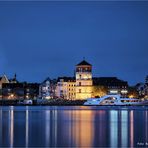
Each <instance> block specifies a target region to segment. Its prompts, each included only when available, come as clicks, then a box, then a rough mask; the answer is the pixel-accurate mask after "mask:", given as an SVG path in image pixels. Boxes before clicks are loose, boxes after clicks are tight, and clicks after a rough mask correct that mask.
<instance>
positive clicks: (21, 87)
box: [2, 82, 39, 99]
mask: <svg viewBox="0 0 148 148" xmlns="http://www.w3.org/2000/svg"><path fill="white" fill-rule="evenodd" d="M38 95H39V84H37V83H26V82H23V83H3V84H2V98H3V99H35V98H37V97H38Z"/></svg>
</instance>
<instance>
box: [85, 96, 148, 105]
mask: <svg viewBox="0 0 148 148" xmlns="http://www.w3.org/2000/svg"><path fill="white" fill-rule="evenodd" d="M84 105H90V106H91V105H148V100H141V99H136V98H123V97H121V95H106V96H103V97H101V98H88V99H87V101H86V102H85V103H84Z"/></svg>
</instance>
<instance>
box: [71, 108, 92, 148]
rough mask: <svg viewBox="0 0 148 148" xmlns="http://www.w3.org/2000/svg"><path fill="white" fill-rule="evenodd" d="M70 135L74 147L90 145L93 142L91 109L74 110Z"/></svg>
mask: <svg viewBox="0 0 148 148" xmlns="http://www.w3.org/2000/svg"><path fill="white" fill-rule="evenodd" d="M74 119H76V120H77V121H76V122H74V123H73V127H72V128H73V130H72V131H73V133H72V137H73V138H74V139H75V140H74V141H75V144H76V147H86V146H87V147H91V146H92V144H93V136H94V128H93V121H94V118H93V114H92V111H88V110H87V111H85V110H81V111H75V113H74Z"/></svg>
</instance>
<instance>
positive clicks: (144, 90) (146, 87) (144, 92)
mask: <svg viewBox="0 0 148 148" xmlns="http://www.w3.org/2000/svg"><path fill="white" fill-rule="evenodd" d="M135 87H136V89H137V91H138V94H139V97H141V98H144V97H146V98H148V76H146V78H145V83H138V84H136V86H135Z"/></svg>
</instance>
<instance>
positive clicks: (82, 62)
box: [77, 60, 91, 66]
mask: <svg viewBox="0 0 148 148" xmlns="http://www.w3.org/2000/svg"><path fill="white" fill-rule="evenodd" d="M80 65H89V66H91V64H89V63H88V62H87V61H85V60H83V61H81V62H80V63H79V64H77V66H80Z"/></svg>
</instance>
